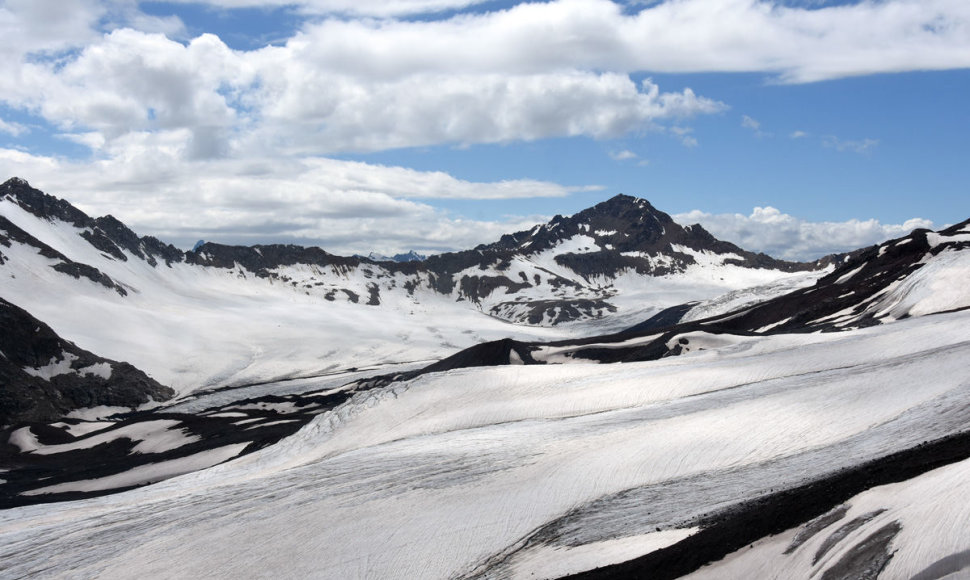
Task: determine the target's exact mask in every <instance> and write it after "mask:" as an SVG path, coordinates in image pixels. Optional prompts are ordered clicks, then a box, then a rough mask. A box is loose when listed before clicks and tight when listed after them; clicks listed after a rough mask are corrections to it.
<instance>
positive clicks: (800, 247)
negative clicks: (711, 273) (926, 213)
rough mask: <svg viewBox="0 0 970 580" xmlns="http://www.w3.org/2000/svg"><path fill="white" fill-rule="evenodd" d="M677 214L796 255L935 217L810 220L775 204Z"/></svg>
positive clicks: (746, 243) (850, 245)
mask: <svg viewBox="0 0 970 580" xmlns="http://www.w3.org/2000/svg"><path fill="white" fill-rule="evenodd" d="M672 217H673V218H674V220H675V221H676V222H678V223H681V224H695V223H699V224H701V225H702V226H703V227H704V228H705V229H707V230H708V231H710V232H711V233H712V234H714V236H715V237H717V238H720V239H722V240H726V241H729V242H732V243H734V244H737V245H738V246H740V247H742V248H744V249H745V250H749V251H752V252H764V253H766V254H768V255H769V256H773V257H775V258H783V259H786V260H797V261H807V260H814V259H817V258H820V257H822V256H825V255H828V254H835V253H839V252H846V251H849V250H854V249H857V248H862V247H865V246H870V245H872V244H878V243H881V242H884V241H886V240H888V239H892V238H897V237H900V236H904V235H906V234H908V233H910V232H911V231H913V230H914V229H916V228H929V229H932V228H933V222H931V221H929V220H925V219H921V218H913V219H910V220H907V221H906V222H905V223H902V224H882V223H880V222H879V221H877V220H873V219H870V220H857V219H851V220H847V221H844V222H810V221H805V220H802V219H799V218H796V217H794V216H791V215H788V214H785V213H782V212H781V211H780V210H778V209H776V208H773V207H770V206H768V207H756V208H754V210H753V211H752V212H751V213H750V214H749V215H743V214H738V213H735V214H710V213H706V212H703V211H700V210H693V211H690V212H687V213H682V214H676V215H674V216H672Z"/></svg>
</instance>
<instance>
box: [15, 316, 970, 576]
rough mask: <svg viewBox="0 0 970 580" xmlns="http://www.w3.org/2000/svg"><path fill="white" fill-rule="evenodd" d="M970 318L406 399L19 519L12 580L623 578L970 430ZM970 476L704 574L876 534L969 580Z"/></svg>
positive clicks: (490, 373) (921, 564)
mask: <svg viewBox="0 0 970 580" xmlns="http://www.w3.org/2000/svg"><path fill="white" fill-rule="evenodd" d="M968 323H970V313H968V312H956V313H948V314H937V315H932V316H925V317H920V318H911V319H907V320H902V321H897V322H894V323H892V324H887V325H882V326H876V327H872V328H867V329H862V330H856V331H851V332H844V333H835V334H833V333H829V334H812V335H777V336H752V337H743V338H739V339H738V340H736V341H733V342H731V343H730V344H720V345H718V344H715V343H710V344H709V345H708V346H710V348H707V349H705V350H698V351H694V352H690V353H687V354H685V355H682V356H679V357H674V358H669V359H664V360H661V361H655V362H645V363H631V364H619V365H591V364H570V365H554V366H521V365H515V366H506V367H491V368H489V367H485V368H472V369H461V370H455V371H448V372H444V373H438V374H430V375H424V376H421V377H418V378H417V379H414V380H412V381H407V382H403V383H402V382H396V383H391V384H390V385H388V386H386V387H384V388H380V389H376V390H371V391H365V392H361V393H358V394H356V395H354V396H353V397H352V398H351V399H350V400H348V401H347V402H346V403H344V404H342V405H340V406H338V407H337V408H335V409H333V410H331V411H328V412H325V413H323V414H321V415H319V416H318V417H317V418H316V419H314V420H313V421H312V422H311V423H309V424H308V425H307V426H305V427H304V428H303V429H302V430H300V431H299V432H297V433H296V434H294V435H293V436H290V437H288V438H286V439H284V440H282V441H280V442H279V443H277V444H276V445H274V446H271V447H269V448H266V449H263V450H261V451H258V452H255V453H252V454H250V455H247V456H244V457H242V458H239V459H236V460H233V461H230V462H228V463H224V464H222V465H218V466H215V467H212V468H210V469H206V470H203V471H198V472H195V473H190V474H187V475H184V476H181V477H177V478H174V479H169V480H166V481H164V482H161V483H159V484H156V485H152V486H148V487H144V488H140V489H136V490H133V491H129V492H125V493H120V494H115V495H110V496H105V497H101V498H96V499H90V500H84V501H77V502H67V503H59V504H49V505H37V506H28V507H22V508H14V509H8V510H4V511H2V512H0V575H2V576H4V577H12V578H13V577H22V576H31V577H99V578H131V577H147V578H161V577H170V578H171V577H180V578H189V577H224V578H225V577H254V576H256V577H259V576H270V575H271V576H274V577H288V578H305V577H317V578H454V577H488V578H552V577H559V576H562V575H564V574H568V573H572V572H581V571H583V570H588V569H591V568H593V567H596V566H602V565H606V564H611V563H616V562H619V561H623V560H627V559H630V558H633V557H636V556H640V555H642V554H645V553H648V552H651V551H654V550H657V549H660V548H662V547H664V546H668V545H672V544H675V543H676V542H678V541H681V540H683V539H684V538H689V537H690V536H691V535H692V534H695V533H697V530H698V529H701V528H703V525H704V523H703V521H704V520H703V518H704V517H706V516H709V515H710V514H712V513H718V512H721V511H723V510H727V509H730V508H732V507H733V506H738V505H741V504H743V503H744V502H747V501H749V500H753V499H756V498H759V497H763V496H766V495H768V494H770V493H772V491H773V490H778V489H783V488H790V487H794V486H797V485H800V484H804V483H806V482H810V481H812V480H814V479H817V478H819V477H822V476H826V475H828V474H832V473H836V472H838V471H839V470H844V469H847V468H851V467H852V466H855V465H859V464H860V463H863V462H865V461H868V460H873V459H878V458H880V457H883V456H885V455H888V454H890V453H893V452H894V451H897V450H900V449H906V448H910V447H915V446H917V445H920V444H921V443H923V442H926V441H934V440H937V439H940V438H942V437H946V436H948V435H952V434H956V433H962V432H964V431H965V430H966V429H967V425H968V424H970V378H968V376H967V373H966V361H967V360H968V357H970V339H968V338H967V335H966V330H965V329H966V326H967V324H968ZM132 436H135V435H132ZM968 465H970V462H968V461H963V462H960V463H955V464H952V465H950V466H946V467H941V468H939V469H935V470H932V471H930V472H928V473H926V474H924V475H921V476H919V477H917V478H914V479H911V480H909V481H905V482H902V483H899V484H894V485H890V486H884V487H878V488H874V489H872V490H870V491H867V492H865V493H862V494H860V495H859V496H858V497H855V498H853V499H851V500H850V501H849V502H847V505H848V507H847V508H846V509H847V511H846V512H845V514H844V515H842V516H841V517H840V518H838V519H832V521H831V522H830V523H829V525H828V526H826V527H825V528H824V529H823V531H821V532H817V533H816V534H815V535H814V536H812V537H811V538H809V539H808V540H806V541H804V542H803V543H801V544H800V547H797V549H795V550H794V551H793V552H792V553H791V554H790V555H779V552H784V551H785V550H786V548H787V547H788V546H789V545H790V543H791V542H792V540H793V538H794V537H795V535H796V534H797V533H798V530H796V529H793V530H792V531H791V532H789V533H786V535H783V536H780V537H775V538H767V539H765V540H763V541H761V542H759V543H758V544H757V545H756V546H755V547H754V548H752V549H751V550H745V551H744V552H743V553H740V554H737V555H734V556H730V557H728V558H727V559H725V560H724V561H722V562H716V563H713V564H712V565H711V566H710V567H708V568H704V569H701V570H699V571H698V572H697V574H698V575H705V574H706V575H707V576H704V577H714V578H724V577H733V578H750V577H777V578H791V577H809V576H811V575H813V574H821V573H822V572H824V571H825V570H828V569H829V567H831V566H835V565H836V564H838V563H839V562H841V561H842V560H843V556H845V554H847V553H849V552H851V551H852V550H853V549H854V546H856V545H857V544H858V543H859V542H860V541H862V540H864V539H865V538H868V537H869V536H871V535H873V534H875V533H876V532H880V531H881V533H882V536H878V537H877V538H876V539H879V538H883V537H884V536H886V537H890V536H891V537H890V539H889V540H887V542H889V543H891V549H890V550H889V551H890V552H892V554H893V556H892V558H891V559H890V560H889V561H888V564H886V568H885V574H884V575H883V576H882V577H885V578H909V577H910V576H912V575H913V574H916V573H918V572H920V571H922V570H927V569H930V570H932V569H934V568H933V567H934V566H937V568H936V569H943V568H945V567H946V566H951V567H952V566H953V565H955V564H953V562H957V563H959V562H963V564H966V558H963V560H960V557H959V555H960V554H962V553H965V552H966V551H967V550H970V535H968V534H967V533H966V530H967V529H968V528H967V526H966V525H965V524H966V522H967V521H970V519H968V518H970V514H968V513H967V512H966V508H965V504H966V502H965V501H962V498H964V497H966V494H967V493H968V492H970V478H968V477H967V474H968V473H970V472H968V469H970V467H968ZM95 485H96V484H95ZM879 510H885V511H879ZM877 511H878V512H879V513H878V514H876V515H874V516H871V517H869V519H865V521H862V522H861V523H859V524H858V525H856V524H853V525H855V527H854V528H852V529H851V530H849V531H847V532H842V533H841V534H840V535H835V536H834V539H831V540H827V538H829V537H830V536H832V534H833V533H834V532H835V531H836V530H837V529H839V528H840V526H843V525H844V524H846V522H851V521H854V520H855V519H856V518H857V517H858V516H860V515H865V514H871V513H873V512H877ZM886 526H890V527H888V528H887V527H886ZM883 528H885V530H884V529H883ZM897 528H898V529H897ZM890 532H892V534H890ZM824 542H828V546H827V548H826V551H825V553H824V554H823V556H822V557H821V558H819V559H817V560H815V558H814V556H815V554H816V553H818V552H819V551H820V549H821V545H822V543H824ZM887 545H889V544H887ZM947 558H950V559H949V560H947ZM954 558H955V559H954ZM940 562H943V564H940ZM941 567H943V568H941ZM933 577H939V576H933Z"/></svg>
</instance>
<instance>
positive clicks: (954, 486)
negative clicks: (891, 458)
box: [686, 460, 970, 580]
mask: <svg viewBox="0 0 970 580" xmlns="http://www.w3.org/2000/svg"><path fill="white" fill-rule="evenodd" d="M968 494H970V460H965V461H961V462H959V463H956V464H953V465H948V466H946V467H941V468H939V469H935V470H933V471H930V472H928V473H925V474H923V475H921V476H919V477H915V478H913V479H911V480H908V481H903V482H900V483H896V484H891V485H884V486H879V487H876V488H873V489H871V490H868V491H865V492H863V493H861V494H859V495H857V496H855V497H853V498H851V499H850V500H849V501H848V502H846V504H847V505H848V506H849V510H848V511H847V512H846V514H845V516H843V517H842V518H841V519H839V520H838V521H836V522H834V523H832V524H830V525H829V526H827V527H826V528H825V529H823V530H821V531H820V532H818V533H816V534H815V535H814V536H813V537H812V538H811V539H810V540H808V541H807V542H805V543H804V544H802V545H801V546H800V547H799V548H798V549H797V550H795V551H793V552H792V553H790V554H785V553H784V552H785V550H786V548H787V547H788V546H789V545H790V543H791V541H792V539H793V538H794V536H795V534H796V532H797V531H799V530H800V529H801V528H796V529H794V530H790V531H788V532H786V533H783V534H780V535H778V536H773V537H771V538H766V539H764V540H761V541H760V542H757V543H756V544H754V546H753V547H752V548H745V549H743V550H740V551H738V552H736V553H734V554H732V555H729V556H728V557H726V558H724V559H723V560H722V561H720V562H716V563H712V564H710V565H708V566H705V567H704V568H702V569H700V570H698V571H697V572H695V573H693V574H690V575H688V576H686V578H691V579H693V580H719V579H721V578H762V579H765V580H774V579H776V580H785V579H788V578H810V577H816V575H817V574H818V573H819V571H820V570H823V569H825V568H826V567H827V566H830V565H832V564H833V563H835V562H837V561H839V559H840V558H842V557H843V556H844V555H845V554H846V553H847V552H848V551H849V550H850V549H851V548H853V547H855V546H857V545H858V544H859V543H860V542H861V541H862V540H864V539H865V538H867V537H868V536H870V535H871V534H873V533H874V532H875V531H877V530H879V529H880V528H882V527H883V526H885V525H887V524H889V523H892V522H898V523H899V524H900V526H901V528H902V529H901V530H900V532H899V534H898V535H897V536H896V537H895V538H894V539H893V541H892V548H891V550H892V551H893V557H892V559H891V560H890V561H889V563H888V564H887V565H886V568H885V569H884V570H883V571H882V573H881V574H880V576H879V577H880V578H887V579H888V578H916V577H917V574H919V573H921V572H923V571H924V570H927V569H930V568H931V566H933V565H934V564H936V563H937V562H939V561H941V560H943V559H944V558H948V557H954V556H957V557H959V556H960V555H961V554H962V570H960V569H959V566H960V564H957V565H956V568H957V569H956V570H955V571H953V570H950V574H953V575H949V574H947V575H945V576H944V575H943V574H942V573H940V574H937V575H927V576H923V577H924V578H927V577H929V578H947V579H950V580H957V579H959V578H966V577H968V572H970V554H968V553H966V552H967V550H968V548H970V536H968V533H967V523H968V522H970V502H968V501H967V500H966V498H967V495H968ZM879 510H884V511H882V512H881V513H879V514H878V515H876V516H875V517H873V518H872V519H871V520H869V521H867V522H865V523H864V524H862V525H861V526H860V527H859V528H858V529H856V530H854V531H853V532H852V533H850V534H847V535H846V536H845V538H843V539H842V540H841V541H840V542H838V543H837V544H835V547H833V548H831V549H829V551H828V552H827V553H826V554H825V557H824V558H821V559H820V560H819V561H818V562H817V563H813V559H814V555H815V554H816V553H817V552H818V551H819V548H820V547H821V545H822V543H823V542H825V541H826V539H827V538H829V537H830V535H832V533H833V532H835V531H836V530H837V529H838V528H839V527H841V526H842V525H844V524H845V523H846V522H849V521H851V520H853V519H855V518H857V517H860V516H863V515H865V514H872V513H873V512H877V511H879Z"/></svg>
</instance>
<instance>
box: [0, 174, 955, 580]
mask: <svg viewBox="0 0 970 580" xmlns="http://www.w3.org/2000/svg"><path fill="white" fill-rule="evenodd" d="M7 186H10V187H7ZM2 187H7V189H6V190H0V192H2V191H7V192H8V193H6V194H5V195H3V197H2V198H0V218H2V219H3V220H5V221H0V252H2V257H0V262H2V263H0V279H2V280H3V285H2V286H0V289H2V296H0V297H2V298H4V299H6V300H8V301H9V302H10V303H13V304H16V305H17V306H19V307H20V308H21V309H23V310H22V311H23V314H24V315H26V316H32V317H36V319H37V320H38V321H37V323H36V324H37V325H38V327H40V324H41V322H40V321H41V320H42V321H44V322H45V323H47V324H49V325H50V327H49V328H48V329H47V330H50V336H52V337H54V338H52V340H55V341H58V342H55V343H53V344H56V345H57V346H56V348H55V350H56V349H61V351H60V352H63V353H65V354H64V355H63V359H59V360H54V359H56V358H57V357H56V356H53V355H51V356H48V355H47V354H46V352H47V351H44V352H42V353H40V355H39V356H35V357H34V358H33V359H31V360H30V362H22V361H20V360H19V359H18V360H17V361H14V362H13V364H14V366H15V367H17V368H18V369H21V370H22V369H23V368H24V367H30V368H31V369H33V370H36V371H38V372H39V371H40V369H42V368H43V369H48V367H49V368H50V369H53V368H54V367H56V368H57V369H62V368H70V370H71V372H70V373H68V374H72V375H85V376H87V374H97V373H85V372H84V371H85V370H91V367H93V366H97V365H101V366H97V368H98V369H102V368H103V365H105V364H111V363H110V362H102V361H101V359H97V361H94V359H91V360H86V359H85V360H81V359H80V357H81V354H77V355H76V356H78V360H77V361H75V360H74V359H73V358H72V357H69V356H68V355H67V353H75V352H76V351H74V350H70V348H74V345H70V344H69V343H67V342H65V340H70V341H75V342H77V348H81V347H83V348H87V349H89V350H91V351H92V352H95V353H97V354H99V355H101V356H110V358H112V359H114V360H128V361H129V362H134V361H135V360H137V363H136V366H138V367H139V368H143V369H145V370H148V371H150V372H149V374H151V375H152V376H155V377H156V378H159V374H161V375H163V376H164V378H165V379H168V381H166V380H162V379H161V378H159V380H160V382H161V383H166V382H168V384H171V385H172V386H174V387H176V390H177V391H178V395H177V397H176V398H175V399H173V400H171V401H168V402H163V401H161V400H160V399H161V398H163V397H162V396H161V395H159V396H158V397H155V396H153V397H152V398H153V399H154V402H152V403H150V404H148V405H143V406H142V410H141V411H140V412H138V413H133V414H132V413H126V414H123V415H119V416H115V417H107V418H106V417H105V415H106V413H107V411H105V410H103V409H87V410H79V411H75V412H74V413H73V414H71V416H68V417H65V418H62V419H60V420H56V421H46V422H32V423H20V424H16V425H11V426H8V427H7V428H5V429H2V430H0V441H6V443H5V444H4V445H0V470H3V471H2V472H0V508H2V509H0V571H2V575H4V576H10V577H28V576H36V575H40V576H44V577H103V578H123V577H147V578H153V577H221V578H230V577H240V576H245V577H251V576H262V575H273V576H282V577H292V578H304V577H320V578H341V579H342V578H354V577H375V578H561V577H569V576H573V575H575V576H576V577H581V578H631V577H649V578H676V577H684V576H687V577H697V578H826V579H828V578H846V579H848V578H853V579H855V578H877V577H878V578H906V579H909V578H957V577H962V576H961V574H962V575H966V573H967V571H970V560H968V558H967V554H968V553H970V536H968V535H967V534H966V532H965V530H967V529H970V507H968V504H967V502H966V501H964V498H965V497H966V495H967V494H968V493H970V477H968V476H970V428H968V425H970V374H968V371H967V370H966V361H967V360H968V357H970V341H968V340H967V333H966V328H967V324H968V323H970V286H968V285H967V284H966V283H965V282H966V280H967V279H968V274H970V221H968V222H962V223H960V224H957V225H955V226H952V227H949V228H947V229H945V230H941V231H939V232H929V231H926V230H918V231H914V232H913V233H911V234H910V235H908V236H905V237H903V238H899V239H896V240H890V241H887V242H885V243H883V244H880V245H879V246H875V247H872V248H864V249H861V250H859V251H857V252H853V253H851V254H849V255H846V256H839V257H834V258H831V259H829V260H827V261H826V262H824V263H818V264H812V265H799V264H786V263H781V262H776V261H773V260H771V259H770V258H768V257H766V256H758V255H753V254H749V253H746V252H744V251H743V250H741V249H739V248H736V247H734V246H730V245H727V244H724V243H723V242H718V241H717V240H713V238H711V237H710V236H709V234H707V233H706V232H704V231H703V230H702V229H699V228H697V227H696V226H694V227H691V228H687V227H680V226H678V225H676V224H673V222H671V221H668V220H669V217H666V216H665V214H662V213H661V212H657V211H656V210H655V209H653V208H652V207H650V206H649V204H648V203H647V202H645V201H643V200H637V199H634V198H627V197H623V196H621V197H618V198H614V199H612V200H609V201H607V202H604V203H603V204H600V205H598V206H596V207H594V208H591V209H590V210H586V211H585V212H581V213H579V214H577V215H575V216H572V217H569V218H563V217H557V218H555V219H554V220H552V221H551V222H550V223H549V224H545V225H542V226H537V227H536V228H533V229H532V230H529V231H526V232H519V233H516V234H512V235H509V236H505V237H503V238H502V239H501V240H499V241H498V242H496V243H495V244H489V245H483V246H480V247H478V248H475V249H473V250H471V251H468V252H459V253H455V254H448V255H444V256H432V257H430V258H428V259H427V260H426V261H425V262H421V263H417V262H415V263H410V264H394V263H386V264H385V263H374V262H371V261H368V260H364V259H360V258H344V257H339V256H333V255H331V254H328V253H326V252H324V251H323V250H319V249H307V248H299V247H295V246H257V247H253V248H238V247H228V246H219V245H215V244H204V245H203V246H200V247H199V248H198V251H197V252H185V253H183V252H179V251H178V250H176V249H174V248H171V247H169V246H165V245H164V244H162V243H161V242H158V241H157V240H152V239H151V238H139V237H138V236H136V235H134V234H131V235H127V234H126V233H125V231H126V230H127V228H124V229H121V228H119V227H114V228H112V227H111V224H113V223H114V222H115V220H112V219H111V218H98V220H92V218H88V217H87V216H84V215H83V214H80V213H79V212H78V213H74V212H76V210H74V211H71V210H72V209H73V208H71V207H70V206H69V204H67V203H66V202H61V201H59V200H56V199H53V198H50V197H48V196H43V194H40V193H39V192H36V194H32V195H34V200H35V201H34V202H31V203H27V202H25V201H24V200H25V199H28V198H29V195H28V196H23V195H20V194H11V193H10V191H11V188H13V189H17V188H22V187H27V186H26V184H25V183H23V182H19V181H18V182H8V183H7V184H4V186H2ZM38 194H39V195H40V197H37V195H38ZM39 206H40V207H43V208H44V209H43V210H37V207H39ZM99 220H100V221H101V222H102V223H104V224H106V227H105V228H102V227H101V225H99V223H98V221H99ZM121 227H123V226H121ZM91 240H96V241H91ZM105 240H107V241H105ZM124 240H127V241H124ZM108 242H110V245H109V243H108ZM113 248H114V249H115V250H117V253H115V252H114V251H113ZM153 262H154V263H153ZM817 268H821V269H817ZM520 274H521V275H520ZM537 275H538V279H536V278H535V277H534V276H537ZM721 278H724V280H721ZM542 292H547V294H545V295H543V294H542ZM557 292H558V293H557ZM355 297H356V299H355ZM543 300H547V301H549V302H550V303H555V304H556V306H553V307H552V308H553V310H552V311H551V312H553V315H550V314H549V313H550V310H548V309H546V308H545V307H544V306H542V305H541V304H540V303H541V301H543ZM580 300H590V301H593V302H595V301H597V300H598V301H602V302H603V303H604V304H610V305H612V306H613V307H614V308H615V311H613V310H611V309H610V308H607V307H603V308H601V310H602V315H601V317H597V314H598V313H599V312H598V311H597V310H596V309H595V308H592V307H588V306H589V304H586V305H585V306H582V305H580V306H574V311H575V312H573V311H569V308H568V303H569V301H574V302H577V303H578V301H580ZM510 305H517V306H516V308H512V307H511V306H510ZM497 307H501V308H498V309H496V308H497ZM10 308H15V307H14V306H13V305H12V304H11V306H10ZM556 308H558V310H556ZM535 309H539V310H538V311H541V312H542V313H543V314H542V316H541V317H540V318H541V319H540V320H537V321H536V322H537V323H538V324H533V325H529V324H512V323H511V321H523V322H526V323H528V322H529V316H531V315H532V314H534V313H535V312H536V311H537V310H535ZM14 312H17V313H18V316H19V315H20V314H19V313H20V312H21V310H19V309H18V310H16V311H14ZM28 312H29V314H28ZM562 312H566V313H567V314H566V315H562V316H561V315H560V313H562ZM498 313H502V314H503V316H504V319H500V318H498V317H497V315H498ZM577 313H578V314H577ZM22 319H23V320H26V321H27V322H25V323H23V324H22V325H21V326H24V327H25V328H29V327H31V326H33V325H34V324H35V323H34V322H33V321H34V320H35V318H22ZM569 319H572V320H569ZM105 321H107V322H105ZM544 325H545V326H544ZM429 326H430V328H429ZM55 331H56V332H57V335H59V337H55V336H54V335H53V333H54V332H55ZM20 335H23V336H29V332H27V331H24V332H22V333H18V336H20ZM44 336H48V335H47V334H46V330H45V334H44ZM13 342H14V343H16V342H17V338H16V337H15V338H14V341H13ZM4 344H6V343H4ZM95 347H97V348H95ZM0 350H2V349H0ZM115 353H123V354H125V355H126V356H129V355H130V358H125V357H120V356H117V355H116V354H115ZM18 356H19V355H18ZM85 356H87V355H85ZM91 356H93V355H91ZM68 358H71V359H72V360H70V361H67V359H68ZM44 361H47V362H46V363H45V365H41V363H44ZM64 361H67V362H64ZM75 363H76V364H75ZM564 363H568V364H564ZM618 363H622V364H618ZM327 364H330V365H331V366H329V367H328V366H326V365H327ZM166 365H168V366H169V367H171V368H169V369H168V370H166ZM2 368H5V367H0V369H2ZM173 369H174V370H173ZM48 374H50V375H51V376H53V373H48ZM200 377H201V378H200ZM125 405H126V404H125ZM116 410H124V409H116ZM146 484H152V485H146ZM94 496H101V497H94ZM51 502H53V503H51Z"/></svg>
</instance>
